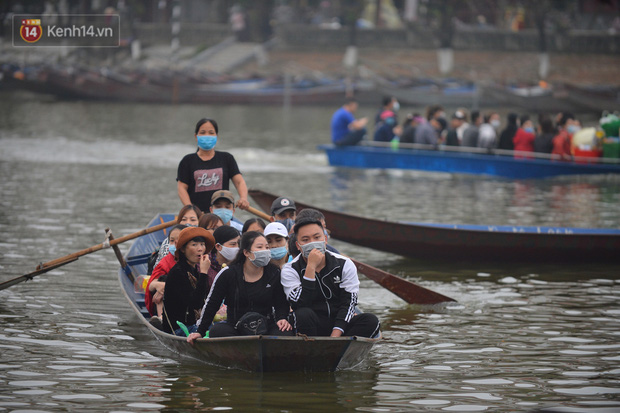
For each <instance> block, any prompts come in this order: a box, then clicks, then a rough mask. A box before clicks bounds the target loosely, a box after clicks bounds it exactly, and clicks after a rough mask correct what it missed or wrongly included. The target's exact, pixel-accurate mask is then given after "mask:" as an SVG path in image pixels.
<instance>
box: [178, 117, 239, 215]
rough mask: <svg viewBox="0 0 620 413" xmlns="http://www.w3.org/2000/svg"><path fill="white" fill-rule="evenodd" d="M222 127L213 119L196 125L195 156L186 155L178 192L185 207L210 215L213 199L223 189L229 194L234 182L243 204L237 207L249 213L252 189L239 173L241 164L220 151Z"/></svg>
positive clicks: (180, 170)
mask: <svg viewBox="0 0 620 413" xmlns="http://www.w3.org/2000/svg"><path fill="white" fill-rule="evenodd" d="M217 134H218V127H217V122H216V121H214V120H213V119H207V118H203V119H200V120H199V121H198V123H197V124H196V130H195V132H194V136H195V138H196V143H197V144H198V150H197V151H196V152H195V153H190V154H188V155H185V157H183V159H182V160H181V162H180V163H179V169H178V172H177V192H178V194H179V198H180V199H181V202H182V203H183V205H187V204H195V205H197V206H198V207H199V208H200V209H201V210H202V211H209V207H210V206H211V196H212V195H213V193H214V192H215V191H217V190H220V189H225V190H228V187H229V180H232V182H233V184H234V185H235V188H237V192H238V193H239V201H237V207H239V208H241V209H247V208H248V207H249V206H250V204H249V202H248V187H247V185H246V183H245V180H244V179H243V176H242V175H241V172H239V167H238V166H237V161H235V158H234V157H233V156H232V155H231V154H230V153H228V152H220V151H216V150H215V149H214V148H215V145H216V144H217Z"/></svg>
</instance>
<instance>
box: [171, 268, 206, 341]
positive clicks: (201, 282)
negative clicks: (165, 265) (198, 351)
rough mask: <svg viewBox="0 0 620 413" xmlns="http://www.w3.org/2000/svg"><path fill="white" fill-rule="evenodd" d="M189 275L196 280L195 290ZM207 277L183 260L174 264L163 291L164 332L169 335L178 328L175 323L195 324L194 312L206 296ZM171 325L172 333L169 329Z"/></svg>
mask: <svg viewBox="0 0 620 413" xmlns="http://www.w3.org/2000/svg"><path fill="white" fill-rule="evenodd" d="M188 272H189V273H191V274H192V275H194V277H196V278H197V283H196V288H193V287H192V284H191V282H190V281H189V275H188V274H187V273H188ZM207 285H208V276H207V274H205V273H200V274H199V273H198V270H197V269H196V267H193V266H191V265H189V264H188V263H187V261H185V260H181V261H179V262H177V263H176V265H175V266H174V267H172V269H171V270H170V272H169V273H168V279H167V280H166V289H165V290H164V310H165V311H164V315H163V324H164V331H165V332H167V333H171V332H172V331H174V330H176V329H178V328H179V326H178V325H177V321H181V322H182V323H183V324H185V325H186V326H191V325H194V324H196V315H195V312H194V310H199V309H200V308H201V307H202V305H203V304H204V300H205V296H206V295H207ZM170 325H172V331H171V329H170Z"/></svg>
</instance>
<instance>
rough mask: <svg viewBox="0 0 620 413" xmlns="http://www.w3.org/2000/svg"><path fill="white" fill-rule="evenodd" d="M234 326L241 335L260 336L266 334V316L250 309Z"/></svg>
mask: <svg viewBox="0 0 620 413" xmlns="http://www.w3.org/2000/svg"><path fill="white" fill-rule="evenodd" d="M235 328H236V329H237V331H238V332H239V333H240V334H241V335H242V336H261V335H264V334H267V331H268V328H267V317H265V316H264V315H262V314H260V313H256V312H254V311H250V312H248V313H245V314H244V315H242V316H241V318H240V319H239V321H237V324H236V325H235Z"/></svg>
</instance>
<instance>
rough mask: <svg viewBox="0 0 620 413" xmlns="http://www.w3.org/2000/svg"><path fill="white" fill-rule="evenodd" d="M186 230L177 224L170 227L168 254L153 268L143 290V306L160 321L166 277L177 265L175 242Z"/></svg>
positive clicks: (183, 226)
mask: <svg viewBox="0 0 620 413" xmlns="http://www.w3.org/2000/svg"><path fill="white" fill-rule="evenodd" d="M184 228H187V226H186V225H182V224H178V225H175V226H174V227H172V229H171V230H170V232H169V233H168V254H166V255H165V256H164V258H162V259H161V260H160V261H159V263H158V264H157V265H156V266H155V268H153V272H152V273H151V278H149V281H148V283H147V284H146V289H145V290H144V304H145V305H146V309H147V310H148V311H149V314H151V315H152V316H156V317H158V318H159V319H160V320H161V314H162V311H163V305H162V299H163V298H164V287H165V286H166V276H167V275H168V273H169V272H170V270H171V269H172V267H174V265H175V264H176V263H177V261H176V260H175V258H174V253H175V251H176V242H177V238H178V237H179V234H180V233H181V230H183V229H184Z"/></svg>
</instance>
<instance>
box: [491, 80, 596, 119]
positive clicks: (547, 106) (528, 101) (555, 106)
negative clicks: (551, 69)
mask: <svg viewBox="0 0 620 413" xmlns="http://www.w3.org/2000/svg"><path fill="white" fill-rule="evenodd" d="M483 93H484V95H485V96H488V97H490V98H491V99H493V100H494V101H495V102H497V103H498V104H500V105H505V106H507V107H518V108H521V109H524V110H527V111H530V112H541V111H542V112H549V111H553V112H560V111H571V112H574V111H580V110H583V109H586V108H585V107H584V106H583V105H581V104H580V103H579V102H574V101H570V100H569V99H568V92H567V91H566V90H565V89H564V88H562V87H560V88H553V87H551V86H550V85H545V87H542V86H539V85H533V86H522V85H502V84H497V83H492V84H488V85H485V86H484V87H483Z"/></svg>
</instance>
